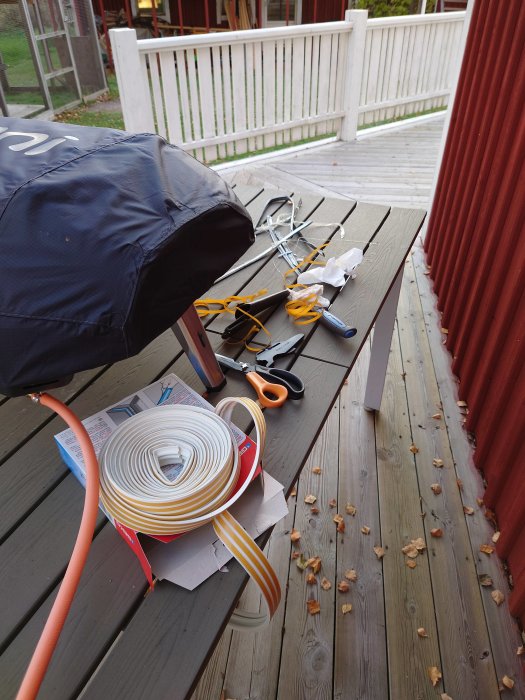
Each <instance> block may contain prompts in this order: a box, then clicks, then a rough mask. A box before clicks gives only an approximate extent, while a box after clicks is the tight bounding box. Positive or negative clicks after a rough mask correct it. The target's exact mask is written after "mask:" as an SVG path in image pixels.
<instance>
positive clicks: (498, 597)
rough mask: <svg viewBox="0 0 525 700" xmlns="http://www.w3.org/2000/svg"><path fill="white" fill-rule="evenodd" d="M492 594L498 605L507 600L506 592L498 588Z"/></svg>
mask: <svg viewBox="0 0 525 700" xmlns="http://www.w3.org/2000/svg"><path fill="white" fill-rule="evenodd" d="M490 595H491V596H492V600H493V601H494V602H495V603H496V605H501V604H502V603H503V601H504V600H505V594H504V593H503V592H502V591H499V590H498V589H496V590H495V591H492V593H491V594H490Z"/></svg>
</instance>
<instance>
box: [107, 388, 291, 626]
mask: <svg viewBox="0 0 525 700" xmlns="http://www.w3.org/2000/svg"><path fill="white" fill-rule="evenodd" d="M238 405H240V406H243V407H244V408H245V409H246V410H248V412H249V413H250V414H251V416H252V418H253V420H254V423H255V429H256V437H257V446H256V450H255V455H254V460H253V465H252V466H251V469H250V473H249V476H248V478H247V479H246V480H245V481H244V483H243V485H242V486H241V488H240V489H238V490H237V491H236V493H235V494H234V495H232V493H233V491H234V490H235V486H236V484H237V480H238V478H239V473H240V458H239V451H238V449H237V445H236V442H235V438H234V436H233V433H232V431H231V429H230V427H229V425H228V422H229V421H230V420H231V414H232V412H233V410H234V408H235V407H236V406H238ZM265 437H266V425H265V421H264V417H263V414H262V412H261V409H260V408H259V406H258V405H257V404H256V403H255V402H254V401H252V400H251V399H248V398H228V399H223V400H222V401H220V402H219V403H218V404H217V407H216V409H215V413H213V412H212V411H210V410H207V409H205V408H200V407H197V406H186V405H181V404H178V405H169V406H158V407H156V408H152V409H149V410H147V411H143V412H142V413H139V414H138V415H136V416H133V417H132V418H130V419H128V420H126V421H125V422H124V423H122V424H121V425H120V426H119V428H117V430H116V431H115V432H114V433H113V434H112V435H111V437H110V438H109V439H108V441H107V442H106V444H105V445H104V447H103V449H102V452H101V454H100V457H99V461H100V489H101V494H100V496H101V500H102V502H103V503H104V506H105V507H106V508H107V510H108V511H109V512H110V513H111V515H113V517H114V518H115V519H116V520H118V521H119V522H120V523H122V524H123V525H127V526H128V527H130V528H132V529H133V530H137V531H138V532H142V533H144V534H149V535H173V534H179V533H182V532H188V531H189V530H194V529H195V528H197V527H200V526H201V525H205V524H206V523H209V522H211V523H212V525H213V528H214V530H215V532H216V534H217V536H218V537H219V538H220V540H221V541H222V542H223V544H224V545H225V546H226V547H227V549H228V550H229V551H230V552H231V553H232V554H233V556H234V557H235V558H236V559H237V560H238V561H239V563H240V564H241V565H242V566H243V567H244V569H245V570H246V571H247V572H248V574H249V575H250V576H251V577H252V578H253V580H254V581H255V582H256V583H257V585H258V586H259V588H260V589H261V592H262V594H263V597H264V599H265V601H266V603H267V605H268V611H269V617H272V615H273V614H274V612H275V610H276V609H277V607H278V605H279V601H280V598H281V589H280V586H279V581H278V580H277V577H276V575H275V572H274V570H273V569H272V567H271V566H270V563H269V562H268V560H267V559H266V557H265V556H264V554H263V553H262V552H261V550H260V548H259V547H258V546H257V544H256V543H255V542H254V540H253V539H252V538H251V537H250V536H249V535H248V534H247V532H246V531H245V530H244V528H243V527H242V526H241V525H240V524H239V523H238V522H237V521H236V520H235V518H233V516H232V515H231V514H230V513H229V512H228V508H229V507H230V506H231V505H232V504H233V503H234V502H235V501H236V500H237V499H238V498H239V497H240V496H241V495H242V494H243V493H244V491H245V490H246V489H247V488H248V486H249V485H250V482H251V480H252V478H253V474H254V473H255V471H256V469H257V466H258V464H259V461H260V458H261V455H262V452H263V450H264V442H265ZM177 463H180V464H181V465H184V467H183V468H182V469H181V470H180V473H178V474H177V475H176V476H175V478H174V479H173V480H171V479H170V478H168V476H166V474H165V473H164V471H163V467H166V465H173V464H177ZM267 619H268V615H265V614H258V613H257V614H252V613H242V612H240V613H238V614H236V615H235V619H233V618H232V620H233V626H235V627H238V628H243V629H245V628H249V627H256V626H259V625H260V624H262V623H264V622H265V621H266V620H267Z"/></svg>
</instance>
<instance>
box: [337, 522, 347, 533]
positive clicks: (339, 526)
mask: <svg viewBox="0 0 525 700" xmlns="http://www.w3.org/2000/svg"><path fill="white" fill-rule="evenodd" d="M345 530H346V526H345V524H344V523H343V522H341V523H337V532H339V533H340V534H343V533H344V531H345Z"/></svg>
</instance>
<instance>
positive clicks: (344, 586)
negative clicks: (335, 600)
mask: <svg viewBox="0 0 525 700" xmlns="http://www.w3.org/2000/svg"><path fill="white" fill-rule="evenodd" d="M337 590H338V591H339V593H348V591H349V590H350V586H349V585H348V583H347V582H346V581H339V583H338V584H337Z"/></svg>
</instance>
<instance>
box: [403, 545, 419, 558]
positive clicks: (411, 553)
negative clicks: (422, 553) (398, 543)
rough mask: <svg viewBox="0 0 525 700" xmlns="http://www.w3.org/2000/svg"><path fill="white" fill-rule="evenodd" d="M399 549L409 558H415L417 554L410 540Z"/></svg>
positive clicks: (417, 551) (416, 549)
mask: <svg viewBox="0 0 525 700" xmlns="http://www.w3.org/2000/svg"><path fill="white" fill-rule="evenodd" d="M401 551H402V552H403V554H405V555H406V556H407V557H409V558H410V559H415V558H416V557H417V555H418V554H419V550H418V548H417V547H416V545H415V544H413V543H412V542H411V543H410V544H407V545H405V546H404V547H403V549H402V550H401Z"/></svg>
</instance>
